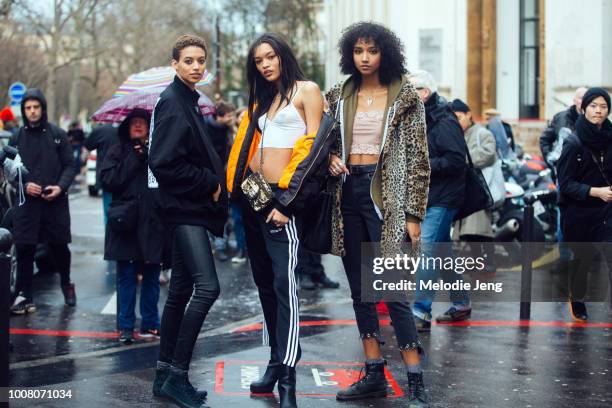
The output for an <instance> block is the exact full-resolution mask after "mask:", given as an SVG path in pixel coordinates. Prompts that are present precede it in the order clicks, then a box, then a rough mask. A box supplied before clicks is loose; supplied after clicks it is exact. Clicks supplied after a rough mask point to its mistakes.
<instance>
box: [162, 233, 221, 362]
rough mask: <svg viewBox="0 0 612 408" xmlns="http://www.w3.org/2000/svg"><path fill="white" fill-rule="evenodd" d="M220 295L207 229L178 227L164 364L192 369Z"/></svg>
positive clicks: (166, 317)
mask: <svg viewBox="0 0 612 408" xmlns="http://www.w3.org/2000/svg"><path fill="white" fill-rule="evenodd" d="M219 293H220V288H219V279H218V278H217V271H216V269H215V262H214V258H213V255H212V249H211V246H210V241H209V239H208V232H207V230H206V228H204V227H201V226H195V225H178V226H176V227H175V228H174V230H173V234H172V275H171V278H170V287H169V289H168V299H167V300H166V305H165V306H164V312H163V315H162V320H161V342H160V346H159V360H160V361H163V362H166V363H172V365H174V366H175V367H177V368H180V369H182V370H188V369H189V363H190V362H191V356H192V354H193V348H194V346H195V343H196V340H197V338H198V334H199V333H200V329H201V328H202V324H203V323H204V319H205V318H206V315H207V314H208V311H209V310H210V308H211V306H212V305H213V303H215V300H217V298H218V297H219ZM187 304H189V306H188V307H187V309H186V310H185V307H186V306H187Z"/></svg>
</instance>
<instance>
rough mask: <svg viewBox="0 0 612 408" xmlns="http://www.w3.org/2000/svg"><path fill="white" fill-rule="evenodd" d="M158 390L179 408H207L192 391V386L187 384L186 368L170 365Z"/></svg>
mask: <svg viewBox="0 0 612 408" xmlns="http://www.w3.org/2000/svg"><path fill="white" fill-rule="evenodd" d="M160 391H161V394H162V395H163V396H164V397H166V398H170V399H171V400H172V401H174V403H176V404H177V405H178V406H179V407H181V408H207V407H206V405H204V402H203V401H201V400H199V399H198V398H197V397H196V394H195V392H193V386H192V385H191V384H189V379H188V377H187V370H180V369H178V368H174V367H172V368H171V369H170V372H169V373H168V377H167V378H166V381H164V385H162V387H161V390H160Z"/></svg>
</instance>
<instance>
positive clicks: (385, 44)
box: [338, 21, 408, 85]
mask: <svg viewBox="0 0 612 408" xmlns="http://www.w3.org/2000/svg"><path fill="white" fill-rule="evenodd" d="M359 39H364V40H370V41H373V42H374V43H375V44H376V46H377V47H378V48H379V49H380V52H381V60H380V68H379V70H378V75H379V79H380V83H381V84H383V85H388V84H390V83H391V82H392V81H393V80H394V79H398V78H401V77H402V75H404V74H405V73H407V72H408V71H407V70H406V57H405V56H404V51H403V49H404V44H403V43H402V40H400V39H399V37H398V36H397V35H396V34H395V33H394V32H393V31H391V30H389V29H388V28H387V27H385V26H383V25H381V24H377V23H373V22H370V21H361V22H358V23H355V24H352V25H350V26H348V27H347V28H345V29H344V30H343V32H342V37H341V38H340V41H338V49H339V51H340V64H339V65H340V71H341V72H342V73H343V74H345V75H351V76H352V77H353V78H354V79H355V80H356V81H357V84H358V85H359V84H361V73H360V72H359V70H358V69H357V67H356V66H355V62H354V60H353V49H354V47H355V44H356V43H357V41H358V40H359Z"/></svg>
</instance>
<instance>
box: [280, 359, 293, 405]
mask: <svg viewBox="0 0 612 408" xmlns="http://www.w3.org/2000/svg"><path fill="white" fill-rule="evenodd" d="M278 395H279V397H280V408H297V402H296V400H295V367H289V366H288V365H285V364H281V368H280V373H279V376H278Z"/></svg>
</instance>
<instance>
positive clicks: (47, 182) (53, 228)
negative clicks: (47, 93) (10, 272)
mask: <svg viewBox="0 0 612 408" xmlns="http://www.w3.org/2000/svg"><path fill="white" fill-rule="evenodd" d="M32 99H36V100H38V101H39V102H40V104H41V105H42V110H43V114H42V119H41V123H40V125H39V126H36V127H33V126H32V125H31V124H30V123H29V122H28V119H27V117H26V115H25V110H24V105H25V102H26V101H28V100H32ZM21 114H22V118H23V122H24V126H23V127H22V128H21V129H19V132H18V133H17V136H16V137H14V138H13V139H11V142H10V144H11V145H12V146H15V147H17V149H18V150H19V155H20V156H21V160H22V161H23V164H24V165H25V167H26V168H27V169H28V171H29V174H28V175H27V176H26V177H25V178H24V180H23V184H24V186H25V184H26V183H29V182H32V183H36V184H38V185H40V186H41V187H42V188H43V189H44V188H45V187H46V186H53V185H57V186H59V187H60V188H61V189H62V193H61V194H60V195H59V196H58V197H57V198H56V199H55V200H53V201H50V202H49V201H46V200H44V199H43V198H42V197H32V196H30V195H28V194H25V203H24V204H23V205H21V206H16V207H15V210H14V215H13V239H14V241H15V243H16V244H37V243H39V242H47V243H55V244H66V243H69V242H70V241H71V235H70V211H69V208H68V189H69V188H70V185H71V184H72V181H73V180H74V176H75V172H76V170H75V168H74V159H73V156H72V147H71V146H70V143H69V142H68V138H67V137H66V132H64V131H63V130H62V129H60V128H58V127H57V126H55V125H53V124H51V123H49V122H48V120H47V102H46V100H45V97H44V95H43V93H42V92H41V91H40V90H38V89H35V88H32V89H29V90H28V91H26V93H25V95H24V98H23V101H22V102H21ZM24 188H25V187H24Z"/></svg>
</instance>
